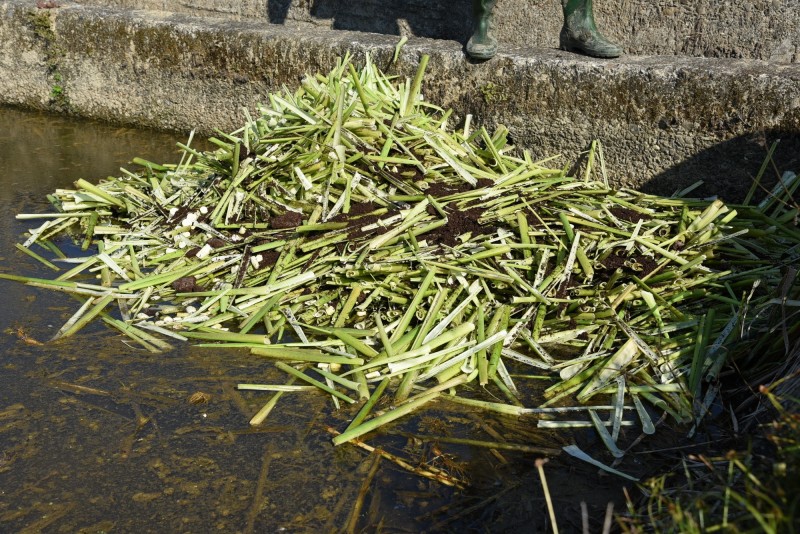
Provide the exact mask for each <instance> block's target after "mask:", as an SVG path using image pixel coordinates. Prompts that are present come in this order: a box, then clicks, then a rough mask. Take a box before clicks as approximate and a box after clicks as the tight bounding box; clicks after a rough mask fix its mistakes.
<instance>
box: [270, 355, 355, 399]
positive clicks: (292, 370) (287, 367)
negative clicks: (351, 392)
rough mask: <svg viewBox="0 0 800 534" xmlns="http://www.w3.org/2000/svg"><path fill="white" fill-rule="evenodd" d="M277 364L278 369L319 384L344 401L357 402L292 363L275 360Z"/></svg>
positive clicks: (316, 384) (313, 383)
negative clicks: (296, 367) (287, 363)
mask: <svg viewBox="0 0 800 534" xmlns="http://www.w3.org/2000/svg"><path fill="white" fill-rule="evenodd" d="M275 365H276V366H277V367H278V369H281V370H282V371H285V372H287V373H289V374H290V375H292V376H295V377H296V378H299V379H300V380H303V381H305V382H308V383H309V384H312V385H314V386H317V387H318V388H319V389H321V390H322V391H324V392H326V393H329V394H331V395H333V396H334V397H337V398H339V399H341V400H343V401H345V402H347V403H350V404H355V402H356V401H355V400H353V399H351V398H350V397H348V396H347V395H345V394H344V393H342V392H341V391H337V390H335V389H333V388H331V387H328V386H327V385H326V384H323V383H322V382H320V381H319V380H316V379H314V378H311V377H310V376H308V375H307V374H305V373H303V372H302V371H298V370H297V369H295V368H294V367H292V366H291V365H286V364H285V363H283V362H275Z"/></svg>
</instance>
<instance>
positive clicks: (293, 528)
mask: <svg viewBox="0 0 800 534" xmlns="http://www.w3.org/2000/svg"><path fill="white" fill-rule="evenodd" d="M0 132H2V133H0V169H2V173H0V180H2V183H1V184H0V206H2V213H3V216H2V217H0V265H2V270H3V272H24V273H26V274H27V275H30V276H43V277H47V276H50V274H48V273H47V268H46V267H44V266H43V265H41V264H40V263H38V262H36V261H35V260H34V259H32V258H30V257H28V256H26V255H24V254H22V253H20V252H19V251H18V250H17V249H16V248H15V243H18V242H19V238H20V236H21V235H22V234H23V233H24V232H25V230H26V229H27V228H28V226H30V225H29V224H27V222H26V221H18V220H15V218H14V215H15V214H16V213H20V212H27V213H35V212H41V211H46V210H47V209H48V207H49V203H48V201H47V199H46V195H48V194H50V193H52V192H53V191H54V190H56V189H58V188H64V187H72V184H73V182H74V181H75V180H77V179H80V178H84V179H86V180H88V181H90V182H96V181H97V180H98V179H100V178H103V177H105V176H108V175H117V174H118V173H119V167H120V166H127V165H128V163H129V161H130V160H131V158H132V157H134V156H140V157H143V158H146V159H149V160H151V161H158V162H171V161H177V159H178V158H179V154H178V151H177V149H176V148H175V143H176V142H177V141H185V138H184V137H182V136H180V135H177V134H174V135H170V134H164V133H154V132H150V131H137V130H132V129H129V128H120V127H113V126H109V125H103V124H97V123H88V122H78V121H74V120H69V119H64V118H60V117H53V116H46V115H39V114H32V113H27V112H21V111H17V110H10V109H0ZM62 246H63V249H64V250H65V251H68V250H69V246H68V245H67V244H66V243H63V244H62ZM74 252H75V253H76V255H77V254H79V253H80V250H79V249H77V248H76V250H75V251H74ZM0 288H1V289H2V292H3V299H2V306H0V329H1V330H2V332H3V335H2V337H0V360H1V361H2V373H0V495H2V497H1V498H0V530H2V531H6V532H12V531H14V532H22V531H26V532H38V531H45V532H111V531H113V532H166V531H170V532H178V531H182V532H210V531H223V532H268V531H277V530H279V529H281V530H285V531H289V532H332V531H347V530H351V531H375V530H380V529H382V530H383V531H385V532H418V531H428V532H443V531H453V530H468V531H478V532H506V531H520V529H521V528H524V529H525V531H527V532H535V531H545V532H546V531H550V526H549V519H548V512H547V504H546V500H545V494H544V492H543V489H542V483H541V478H540V475H539V471H538V470H537V462H536V461H537V459H539V458H544V457H546V456H549V461H548V463H547V464H546V465H545V466H544V471H545V473H546V475H547V481H548V485H549V491H550V494H551V496H552V499H553V503H554V509H555V511H556V512H555V513H556V516H557V518H558V522H559V525H560V526H561V528H562V531H572V530H579V529H580V527H581V508H582V503H586V507H585V508H586V511H587V512H588V517H589V523H590V525H591V527H592V531H598V532H599V531H600V529H601V528H602V524H603V520H604V516H605V514H606V509H607V506H608V504H609V503H614V506H615V509H616V510H617V511H622V510H623V509H624V507H625V498H624V493H623V488H627V490H628V492H629V493H630V495H631V496H632V497H633V498H636V497H637V495H638V493H637V492H638V490H637V488H636V484H635V483H634V482H631V481H629V480H626V479H623V478H620V477H617V476H613V475H610V474H607V473H604V472H602V471H600V470H598V469H597V468H596V467H593V466H592V465H589V464H587V463H583V462H580V461H578V460H576V459H575V458H572V457H570V456H568V455H566V454H564V453H559V451H560V449H561V447H563V446H565V445H569V444H577V445H579V446H580V447H581V448H582V449H584V450H586V451H588V452H590V453H591V454H597V457H598V458H607V457H608V455H607V454H606V451H605V448H604V447H603V444H602V442H600V440H599V439H598V438H597V437H596V433H595V431H594V429H586V430H580V429H578V430H562V431H558V432H554V431H551V430H539V429H536V425H535V422H532V421H530V420H526V419H518V418H512V417H500V416H497V417H493V416H490V415H487V414H486V412H473V411H471V409H470V408H468V407H466V406H464V407H460V406H456V407H454V406H448V407H447V411H446V412H442V411H439V408H437V405H436V404H433V405H431V406H428V407H426V408H425V409H424V410H422V411H420V412H419V413H416V414H414V415H413V416H412V417H408V418H404V419H401V420H400V421H398V422H396V423H394V424H392V425H389V426H388V428H385V429H381V431H380V434H382V435H380V436H379V437H378V438H376V439H371V440H370V442H371V443H372V444H374V445H379V446H380V447H382V448H383V450H385V451H386V452H388V453H390V454H392V455H395V456H397V457H398V458H402V459H403V460H404V461H405V462H406V463H407V464H408V465H409V467H411V468H414V469H418V470H427V469H428V468H436V469H440V470H442V471H443V472H445V473H447V474H449V475H452V477H454V479H456V480H460V481H464V482H465V483H466V487H464V488H461V489H459V488H453V487H450V486H448V485H445V484H442V483H440V482H437V481H435V480H431V479H429V478H424V477H422V476H419V475H418V474H416V473H413V472H409V471H408V470H405V469H403V468H402V467H401V466H400V464H399V461H397V460H396V459H395V458H393V457H392V458H387V457H380V458H378V456H377V455H370V454H368V453H367V452H365V451H364V450H362V449H359V448H357V447H356V446H354V445H352V444H346V445H343V446H339V447H334V446H333V445H332V443H331V435H330V434H329V433H328V432H327V431H326V429H327V428H328V427H333V428H340V429H341V428H344V427H345V426H346V424H347V423H348V422H349V421H350V420H351V419H352V418H353V416H354V414H355V413H356V412H357V410H358V406H355V407H353V406H346V405H345V406H343V407H342V408H341V409H340V410H338V411H337V410H335V408H334V407H333V404H332V403H331V402H330V398H329V397H327V396H326V395H324V394H321V393H320V392H308V391H305V392H292V393H289V394H286V395H284V396H283V398H282V399H281V401H280V403H279V405H278V406H277V407H276V409H274V410H273V412H272V413H271V414H270V416H269V418H268V419H267V421H266V422H265V423H263V424H262V425H259V426H250V424H249V420H250V418H251V417H252V416H253V414H255V413H256V412H257V411H258V410H259V408H260V407H261V406H262V405H263V404H264V402H265V400H266V399H267V398H268V395H267V394H265V393H262V392H258V391H239V390H237V388H236V385H237V384H239V383H283V382H284V381H285V375H283V374H281V373H280V371H278V370H276V369H275V367H274V365H272V364H271V363H269V362H267V361H265V360H262V359H259V358H258V357H255V356H254V355H252V354H250V353H249V352H247V351H245V350H234V349H224V348H197V347H192V346H191V345H190V344H188V343H183V344H181V343H177V344H176V348H174V349H173V350H171V351H168V352H165V353H161V354H155V355H154V354H152V353H149V352H147V351H145V350H143V349H141V348H140V347H138V346H133V345H131V344H130V342H129V340H127V339H126V338H124V337H122V336H121V335H119V333H118V332H116V331H113V330H111V329H109V328H107V327H106V326H104V325H103V324H102V323H101V322H99V321H97V322H93V323H91V324H89V325H87V326H86V327H85V328H84V329H83V330H82V331H81V333H80V335H77V336H72V337H69V338H65V339H61V340H59V341H57V342H55V343H46V342H45V341H46V340H47V339H49V338H50V337H51V336H52V335H53V334H54V333H55V332H56V331H57V330H58V328H59V327H60V326H61V325H62V324H63V323H64V321H65V320H66V319H68V318H69V317H70V316H71V315H72V313H74V309H75V307H76V303H75V301H74V300H73V299H72V298H71V297H70V296H69V295H67V294H63V293H56V292H52V291H48V290H45V289H36V288H32V287H28V286H25V285H22V284H18V283H14V282H9V281H5V280H3V281H0ZM524 387H525V388H528V389H529V390H535V388H543V387H545V384H541V383H537V381H535V380H531V381H529V382H525V384H524ZM670 424H672V423H666V424H665V426H666V427H667V428H666V429H665V428H664V427H663V426H662V427H661V430H662V431H660V432H659V433H658V434H657V435H656V436H654V437H648V438H646V439H644V440H643V441H642V442H641V443H640V444H639V446H638V447H637V449H636V451H634V452H633V453H632V454H629V455H627V456H626V457H625V459H624V460H623V461H622V463H621V464H620V465H619V467H618V468H619V469H620V470H621V471H624V472H625V473H627V474H629V475H631V476H633V477H640V478H645V477H647V476H651V475H656V474H658V473H660V472H663V471H665V470H668V469H671V468H672V467H673V466H674V465H676V461H677V459H678V458H679V456H680V453H679V452H678V451H676V450H674V448H673V447H676V446H678V445H680V446H681V447H687V446H688V447H689V448H688V449H684V450H691V447H692V444H690V443H689V444H687V442H686V438H685V436H686V429H685V428H676V429H674V432H671V431H670V429H669V425H670ZM622 432H623V437H625V439H626V441H627V442H630V441H633V440H634V439H636V438H637V436H639V433H640V431H639V430H638V429H637V430H626V429H624V428H623V430H622ZM625 432H629V433H630V435H629V436H624V433H625ZM721 433H723V434H724V432H723V431H721V430H720V429H714V430H711V431H710V430H708V429H707V428H706V429H704V430H702V431H701V432H698V433H696V435H695V437H694V445H695V446H696V447H700V449H702V447H703V444H704V443H708V442H710V441H715V440H719V439H720V438H721V436H722V434H721ZM425 436H434V437H439V438H442V439H425ZM467 436H469V437H472V438H475V437H476V436H478V437H479V438H480V439H484V440H486V441H507V442H510V443H524V444H527V445H528V446H531V447H534V448H539V449H541V450H542V451H547V450H552V451H554V452H552V453H551V454H549V455H548V454H542V453H534V452H530V451H528V452H524V451H523V452H521V451H515V450H499V449H490V448H483V447H474V446H471V445H464V444H460V443H453V441H457V440H458V439H459V438H464V437H467Z"/></svg>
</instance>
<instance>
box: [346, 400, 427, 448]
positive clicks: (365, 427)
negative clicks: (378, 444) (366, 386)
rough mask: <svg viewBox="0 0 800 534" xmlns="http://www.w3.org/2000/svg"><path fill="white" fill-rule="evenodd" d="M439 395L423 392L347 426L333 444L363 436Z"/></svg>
mask: <svg viewBox="0 0 800 534" xmlns="http://www.w3.org/2000/svg"><path fill="white" fill-rule="evenodd" d="M439 395H440V393H438V392H434V393H428V394H425V395H423V396H421V397H419V398H417V399H415V400H414V401H411V402H407V403H406V404H402V405H400V406H398V407H397V408H395V409H393V410H391V411H389V412H386V413H384V414H383V415H380V416H378V417H375V418H373V419H369V420H368V421H365V422H363V423H361V424H360V425H358V426H356V427H354V428H348V429H347V430H346V431H344V432H342V433H341V434H339V435H338V436H336V437H335V438H333V444H334V445H341V444H342V443H347V442H348V441H350V440H353V439H355V438H358V437H360V436H363V435H364V434H366V433H368V432H372V431H373V430H375V429H377V428H379V427H381V426H383V425H385V424H387V423H390V422H392V421H394V420H396V419H399V418H400V417H403V416H405V415H408V414H409V413H411V412H413V411H414V410H416V409H418V408H420V407H422V406H424V405H425V404H427V403H429V402H430V401H432V400H433V399H435V398H436V397H438V396H439Z"/></svg>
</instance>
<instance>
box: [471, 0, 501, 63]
mask: <svg viewBox="0 0 800 534" xmlns="http://www.w3.org/2000/svg"><path fill="white" fill-rule="evenodd" d="M494 4H495V0H472V11H473V16H474V17H475V31H474V32H473V34H472V37H470V38H469V42H468V43H467V54H469V55H470V57H472V58H475V59H490V58H493V57H494V55H495V54H496V53H497V40H496V39H495V38H494V37H492V36H491V34H490V33H491V23H492V8H493V7H494Z"/></svg>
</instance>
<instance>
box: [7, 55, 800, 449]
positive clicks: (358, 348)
mask: <svg viewBox="0 0 800 534" xmlns="http://www.w3.org/2000/svg"><path fill="white" fill-rule="evenodd" d="M426 64H427V57H423V58H422V59H421V62H420V66H419V70H418V72H417V74H416V76H415V78H414V79H413V80H410V79H399V78H393V77H391V76H388V75H386V74H384V73H383V72H381V71H380V70H379V69H378V68H376V66H375V65H374V64H372V63H371V62H370V61H369V59H367V60H366V63H365V65H363V66H362V67H359V68H357V67H356V66H355V65H354V64H353V63H352V62H351V61H350V60H349V59H344V60H341V61H340V62H339V63H338V65H337V67H336V68H335V69H334V70H333V71H332V72H330V73H329V74H327V75H322V74H317V75H314V76H308V77H307V78H306V79H305V80H304V81H303V82H302V83H301V85H300V87H298V88H297V89H296V90H294V91H289V90H283V91H282V92H280V93H276V94H272V95H270V97H269V102H268V104H267V105H265V106H263V107H261V108H260V109H259V110H258V112H257V116H255V117H251V116H250V115H249V114H248V115H247V120H246V122H245V124H244V126H242V127H241V128H239V129H238V130H236V131H234V132H232V133H230V134H222V133H220V134H219V135H218V136H217V137H216V138H212V139H211V142H212V143H214V144H215V145H216V146H217V147H218V148H217V149H215V150H213V151H207V152H200V151H197V150H195V149H193V148H191V147H190V146H188V144H189V143H187V145H183V144H181V145H179V146H180V147H181V149H182V150H183V159H182V160H181V161H180V163H178V164H170V165H159V164H155V163H151V162H147V161H144V160H141V159H137V160H135V162H136V163H137V164H139V165H141V166H142V169H141V170H139V171H138V172H135V173H134V172H128V171H123V172H124V174H123V175H122V176H120V177H117V178H108V179H105V180H102V181H101V182H100V183H98V184H92V183H89V182H88V181H85V180H79V181H78V182H76V184H75V185H76V187H75V188H74V189H59V190H57V191H55V192H54V193H53V194H52V195H51V196H50V197H49V199H50V201H51V203H52V206H53V208H54V211H53V212H52V213H45V214H27V215H20V216H19V218H21V219H44V223H43V224H41V225H40V226H38V227H36V228H32V229H31V230H30V232H29V235H28V237H27V239H26V240H25V241H24V243H22V244H21V245H19V248H20V250H22V251H23V252H26V253H28V254H30V255H31V256H33V257H35V258H37V259H39V260H40V261H41V262H42V263H44V264H45V265H47V266H49V267H51V268H53V269H54V270H57V271H58V276H56V277H55V278H54V279H52V280H49V279H41V278H30V277H25V276H16V275H11V274H4V275H2V277H3V278H6V279H12V280H18V281H21V282H24V283H27V284H30V285H32V286H37V287H45V288H50V289H53V290H57V291H66V292H68V293H70V294H72V295H74V296H75V297H77V298H78V299H80V300H81V301H82V304H81V305H80V306H79V308H78V310H77V311H76V312H75V314H74V316H72V317H71V318H70V319H69V321H67V323H66V324H65V325H64V326H63V327H62V328H61V329H60V330H59V331H58V333H57V334H56V335H55V337H54V339H58V338H61V337H65V336H70V335H72V334H75V333H76V332H78V331H79V330H80V329H81V328H82V327H83V326H84V325H86V324H87V323H89V322H90V321H93V320H96V319H97V320H101V321H103V322H105V323H106V324H108V325H109V326H111V327H112V328H115V329H117V330H119V331H120V332H121V333H122V334H124V335H125V336H128V337H129V338H130V339H131V340H133V341H134V342H136V343H138V344H139V345H141V346H142V347H144V348H146V349H148V350H151V351H153V352H157V351H162V350H166V349H169V348H170V344H171V343H175V341H176V340H181V341H185V340H187V339H188V340H192V341H194V342H199V343H201V344H202V345H209V346H214V347H220V346H227V347H242V348H246V349H248V350H250V351H251V352H252V354H253V356H254V358H268V359H270V360H273V361H274V362H275V365H276V366H277V367H278V368H279V369H281V370H283V371H284V372H285V373H286V376H287V379H288V380H287V383H286V384H272V385H270V384H241V385H240V388H242V389H256V390H265V391H275V392H276V393H275V394H274V396H273V397H272V398H271V399H270V402H269V403H267V404H266V406H265V407H264V409H262V410H261V411H260V412H259V414H257V415H256V417H254V419H253V423H254V424H257V423H259V422H261V421H263V420H264V418H265V417H267V414H268V413H269V411H270V410H271V409H272V408H273V407H274V406H275V403H276V402H277V401H278V399H279V398H280V396H281V395H283V394H285V392H287V391H306V390H311V389H313V390H321V391H322V392H325V394H328V395H330V396H331V397H332V401H333V402H334V403H337V405H338V403H342V402H343V403H358V402H364V404H363V408H362V409H361V411H360V412H359V413H358V415H357V416H356V417H355V419H354V420H353V421H352V424H350V426H349V427H348V428H347V429H344V430H343V431H342V432H341V434H340V435H337V436H336V437H335V438H334V443H336V444H340V443H344V442H347V441H349V440H353V439H354V438H358V437H359V436H362V435H364V434H366V433H367V432H370V431H372V430H375V429H376V428H378V427H380V426H381V425H383V424H385V423H387V422H390V421H393V420H395V419H397V418H399V417H402V416H405V415H407V414H409V413H411V412H413V411H414V410H417V409H419V408H420V407H422V406H424V405H426V404H428V403H430V402H431V401H433V400H434V399H439V400H442V399H445V400H447V401H450V402H455V403H460V404H466V405H469V406H472V407H475V408H479V409H484V410H488V411H491V412H499V413H501V414H509V415H513V416H521V415H526V414H532V415H533V416H535V417H536V418H538V424H539V426H541V427H548V428H559V427H576V426H589V427H591V426H594V427H596V428H597V431H598V432H599V434H600V436H601V437H602V439H603V441H604V443H605V444H606V445H607V447H608V449H609V450H610V451H611V452H612V453H613V455H614V456H617V457H619V456H621V455H622V454H623V452H622V450H621V448H620V447H619V446H618V444H617V441H618V437H619V433H620V427H621V426H627V425H631V426H636V427H640V428H641V430H642V431H643V432H644V433H653V432H654V431H655V424H654V420H655V416H659V415H662V414H668V416H671V417H672V418H673V419H674V420H675V421H677V422H681V423H687V424H691V423H692V422H693V420H694V421H696V420H698V419H699V418H700V417H702V416H703V415H704V414H705V412H706V411H707V410H708V408H709V406H711V404H712V402H713V401H714V398H715V395H716V394H717V392H718V387H717V386H716V384H717V378H718V377H719V375H720V372H721V370H722V369H723V367H724V366H725V363H726V361H728V360H729V359H732V358H737V357H740V356H741V355H745V356H748V355H751V354H760V355H764V354H769V353H776V354H782V353H783V351H784V350H785V348H787V347H788V345H789V344H790V339H791V338H796V335H797V330H798V325H800V321H798V320H797V314H796V312H795V311H794V310H796V306H797V305H798V300H797V290H796V288H795V286H794V279H795V274H796V272H797V271H796V269H795V268H794V267H793V265H795V264H796V263H797V260H798V257H800V229H798V228H797V227H796V225H795V219H796V217H797V215H798V209H797V207H796V205H795V204H793V203H792V201H791V198H792V193H793V192H794V190H795V189H796V188H797V186H798V181H797V180H796V176H795V175H793V174H791V173H786V174H785V175H784V176H783V180H782V181H780V183H779V184H778V185H777V186H775V188H774V190H772V192H770V193H769V194H767V195H766V196H765V198H764V200H763V201H761V202H760V203H759V204H757V205H755V204H752V203H751V199H752V198H753V197H754V195H755V194H756V193H757V192H759V188H760V185H759V184H760V181H761V177H762V176H763V175H764V174H765V171H766V170H767V169H768V168H769V165H768V163H769V158H768V159H767V162H766V163H765V165H764V167H763V168H762V169H761V172H760V173H759V175H758V178H757V180H756V181H755V183H754V185H753V189H752V190H751V192H750V194H749V195H748V198H747V199H746V201H745V202H744V203H743V204H742V205H737V206H727V205H725V204H724V203H723V202H721V201H719V200H698V199H687V198H682V197H683V195H685V194H686V193H688V191H683V192H681V193H679V194H677V195H676V196H675V197H673V198H664V197H658V196H652V195H648V194H644V193H641V192H639V191H635V190H630V189H624V188H623V189H614V188H612V187H610V186H609V184H608V181H607V178H606V171H605V168H604V166H603V164H602V148H601V147H600V145H598V144H594V145H592V148H591V150H590V151H589V152H588V154H587V161H586V164H585V166H584V168H585V172H581V173H580V175H579V176H575V177H573V176H568V175H567V174H566V172H565V170H563V169H557V168H551V167H549V166H548V163H549V162H550V160H545V161H534V160H533V159H532V158H531V157H530V155H529V154H528V153H527V152H525V151H517V150H514V149H513V147H512V146H510V145H509V144H508V143H507V136H508V131H507V130H506V129H504V128H503V127H499V128H498V129H497V130H496V131H495V132H494V133H490V132H488V131H487V130H486V129H485V128H482V127H476V126H473V125H472V124H471V121H470V118H469V117H467V119H466V121H465V124H463V126H460V127H458V128H457V129H453V128H451V127H450V126H449V124H448V121H449V119H450V116H451V112H450V111H446V110H443V109H441V108H439V107H437V106H436V105H434V104H432V103H430V102H427V101H425V100H424V99H423V98H422V96H421V92H420V88H421V86H422V82H423V73H424V71H425V68H426ZM189 142H191V138H190V141H189ZM64 236H69V239H65V238H64ZM71 243H76V244H77V245H79V247H80V251H84V252H80V251H79V249H78V247H77V246H75V245H72V244H71ZM69 247H71V248H69ZM62 248H69V250H70V251H73V252H72V253H71V254H70V255H69V256H67V254H65V252H64V251H62V250H61V249H62ZM748 357H749V356H748ZM541 377H548V379H549V380H550V382H549V387H547V389H545V390H544V393H543V397H536V398H528V397H526V396H525V395H523V394H522V393H521V390H523V391H525V390H526V388H521V387H518V386H520V383H524V382H529V381H530V379H533V378H541ZM481 388H485V389H486V390H488V395H486V394H484V395H483V396H482V395H481ZM387 396H391V397H392V398H393V400H392V403H391V408H389V409H386V410H383V411H373V407H375V405H376V402H377V401H378V400H379V399H381V398H382V397H387ZM486 399H492V400H491V401H488V400H486Z"/></svg>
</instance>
